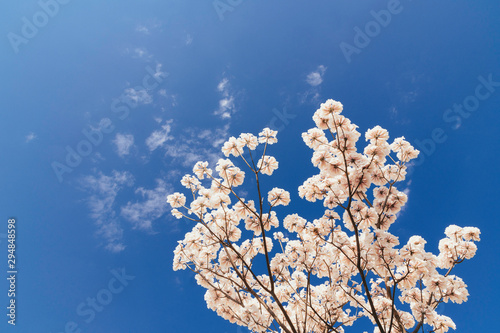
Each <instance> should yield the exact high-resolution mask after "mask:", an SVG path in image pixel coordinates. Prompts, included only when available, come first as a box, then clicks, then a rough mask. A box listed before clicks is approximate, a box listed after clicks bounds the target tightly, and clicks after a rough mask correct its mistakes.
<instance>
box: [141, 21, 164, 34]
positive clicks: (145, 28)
mask: <svg viewBox="0 0 500 333" xmlns="http://www.w3.org/2000/svg"><path fill="white" fill-rule="evenodd" d="M161 26H162V22H161V21H160V20H158V19H152V20H148V22H146V23H143V24H138V25H137V26H136V27H135V31H136V32H139V33H141V34H145V35H149V34H150V33H152V32H154V31H155V30H161Z"/></svg>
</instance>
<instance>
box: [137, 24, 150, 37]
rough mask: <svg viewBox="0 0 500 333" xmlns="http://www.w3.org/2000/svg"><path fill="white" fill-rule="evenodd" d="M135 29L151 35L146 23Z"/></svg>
mask: <svg viewBox="0 0 500 333" xmlns="http://www.w3.org/2000/svg"><path fill="white" fill-rule="evenodd" d="M135 31H137V32H140V33H143V34H145V35H149V28H148V27H146V26H145V25H138V26H137V27H136V28H135Z"/></svg>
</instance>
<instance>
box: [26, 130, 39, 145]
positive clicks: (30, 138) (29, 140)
mask: <svg viewBox="0 0 500 333" xmlns="http://www.w3.org/2000/svg"><path fill="white" fill-rule="evenodd" d="M36 138H37V136H36V134H35V133H33V132H31V133H30V134H28V135H26V137H25V140H26V143H28V142H31V141H33V140H35V139H36Z"/></svg>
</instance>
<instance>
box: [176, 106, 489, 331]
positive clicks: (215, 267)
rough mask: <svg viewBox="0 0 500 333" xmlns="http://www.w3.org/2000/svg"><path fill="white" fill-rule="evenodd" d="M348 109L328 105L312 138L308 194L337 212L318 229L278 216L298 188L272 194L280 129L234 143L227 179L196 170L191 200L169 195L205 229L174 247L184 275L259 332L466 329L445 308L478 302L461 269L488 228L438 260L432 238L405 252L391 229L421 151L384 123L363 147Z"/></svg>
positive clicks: (188, 180) (463, 232)
mask: <svg viewBox="0 0 500 333" xmlns="http://www.w3.org/2000/svg"><path fill="white" fill-rule="evenodd" d="M342 111H343V106H342V104H341V103H340V102H337V101H334V100H328V101H326V102H325V103H323V104H321V106H320V108H319V109H318V110H317V111H316V112H315V114H314V116H313V120H314V122H315V124H316V126H315V127H314V128H312V129H310V130H308V131H307V132H306V133H303V134H302V138H303V140H304V142H305V144H306V145H307V146H308V147H310V148H311V149H312V150H313V155H312V160H311V161H312V164H313V165H314V166H315V167H317V168H318V173H317V174H316V175H313V176H312V177H310V178H308V179H307V180H305V181H304V183H303V184H302V185H301V186H300V187H299V189H298V194H299V196H300V197H301V198H305V200H307V201H311V202H314V201H316V200H318V201H321V202H322V203H323V206H324V207H325V208H324V211H322V212H321V213H320V214H318V218H317V219H314V220H313V221H307V220H306V219H304V218H303V217H301V216H300V215H298V214H291V215H287V216H285V217H284V218H282V219H280V218H279V217H278V214H277V213H276V209H275V208H276V207H277V206H280V205H282V206H287V205H288V204H289V203H290V193H289V192H288V191H286V190H284V189H281V188H278V187H275V188H272V189H271V190H270V191H268V193H267V196H266V195H265V194H264V193H262V190H261V189H262V186H261V185H262V183H263V181H262V180H261V176H262V175H272V174H273V173H274V172H275V171H276V170H277V169H278V166H279V164H278V161H277V160H276V159H275V158H274V157H273V156H270V155H267V150H268V146H269V145H271V144H274V143H276V142H277V139H276V135H277V132H276V131H272V130H271V129H269V128H266V129H264V130H263V131H262V132H261V133H260V134H259V136H254V135H252V134H241V135H240V136H239V137H238V138H235V137H231V138H230V139H229V140H228V141H227V142H225V143H224V145H223V147H222V153H223V154H224V155H225V157H227V158H226V159H220V160H219V161H218V162H217V164H216V166H215V171H213V170H212V169H210V168H209V165H208V163H207V162H198V163H196V165H195V166H194V168H193V174H192V175H186V176H184V177H183V178H182V180H181V184H182V185H183V186H184V187H186V189H187V190H188V191H189V192H191V194H190V196H191V197H192V198H193V199H192V200H191V201H190V203H187V200H186V196H185V195H184V194H181V193H174V194H172V195H169V196H168V198H167V201H168V203H169V204H170V205H171V206H172V214H173V215H174V216H175V217H176V218H183V217H184V218H187V219H189V220H191V221H193V222H194V223H195V226H194V227H193V229H192V231H190V232H188V233H187V234H186V235H185V238H184V239H183V240H182V241H179V244H178V245H177V247H176V249H175V251H174V263H173V268H174V270H180V269H190V270H192V271H193V272H194V273H195V274H196V275H195V278H196V281H197V282H198V284H199V285H201V286H202V287H204V288H206V289H207V291H206V294H205V301H206V303H207V306H208V307H209V308H210V309H212V310H214V311H216V312H217V314H218V315H219V316H221V317H223V318H225V319H227V320H229V321H230V322H232V323H236V324H238V325H242V326H246V327H248V328H249V329H250V330H252V331H253V332H287V333H291V332H293V333H298V332H311V333H312V332H318V333H320V332H344V331H345V328H346V327H347V326H351V325H353V324H354V322H355V321H356V320H357V319H359V318H361V317H367V318H368V319H369V320H371V322H372V323H373V324H374V331H373V332H375V333H377V332H380V333H389V332H417V331H418V330H419V329H420V328H421V327H422V326H423V325H428V326H430V327H431V328H432V330H433V332H438V333H439V332H446V331H448V329H449V328H453V329H455V324H454V322H453V321H452V319H451V318H449V317H447V316H444V315H441V314H438V313H437V311H436V308H437V306H438V305H439V304H440V303H442V302H449V301H451V302H454V303H462V302H464V301H466V300H467V297H468V292H467V286H466V284H465V283H464V282H463V280H462V279H461V278H459V277H457V276H455V275H452V274H451V271H452V269H453V268H454V267H455V265H457V264H459V263H461V262H463V261H464V260H465V259H470V258H472V257H473V256H474V255H475V253H476V249H477V247H476V245H475V244H474V242H475V241H479V235H480V231H479V229H477V228H474V227H465V228H461V227H458V226H455V225H452V226H449V227H447V228H446V231H445V235H446V237H445V238H444V239H442V240H441V241H440V242H439V254H438V255H434V254H432V253H430V252H427V251H426V250H425V244H426V241H425V240H424V239H423V238H422V237H420V236H412V237H411V238H410V239H409V240H408V241H407V242H406V244H400V241H399V238H398V237H397V236H395V235H393V234H392V233H390V231H389V229H390V227H391V225H392V224H393V223H394V222H395V220H396V218H397V216H398V213H399V212H400V211H401V209H402V208H403V206H404V205H405V203H406V202H407V200H408V197H407V195H406V194H405V193H404V192H403V191H400V190H398V188H397V186H396V185H397V183H399V182H402V181H404V180H405V178H406V176H407V163H408V162H410V161H411V160H413V159H415V158H416V157H417V156H418V153H419V152H418V150H416V149H414V148H413V147H412V146H411V144H410V143H409V142H408V141H406V140H405V138H404V137H399V138H396V139H394V140H393V141H392V142H389V133H388V131H387V130H385V129H383V128H381V127H380V126H375V127H374V128H372V129H369V130H368V131H367V132H366V133H365V139H366V141H367V142H368V143H367V145H366V146H365V147H364V148H363V150H362V151H358V148H357V143H358V141H359V139H360V137H361V134H360V133H359V132H358V131H357V126H356V125H355V124H353V123H351V121H350V120H349V119H348V118H346V117H344V116H343V115H342ZM258 148H259V149H258ZM257 151H261V153H259V159H258V160H256V158H254V155H255V154H256V152H257ZM231 156H232V157H237V158H238V159H241V161H242V162H241V164H242V165H245V166H246V167H248V168H249V169H250V171H247V173H250V175H251V179H255V184H256V188H257V190H256V192H257V193H256V197H255V198H254V200H250V199H246V198H242V197H241V196H240V195H239V194H238V193H239V192H238V187H240V186H242V184H243V182H244V180H245V175H246V174H245V172H244V171H243V170H241V169H240V167H238V166H237V165H235V164H234V162H233V161H232V160H231V159H230V157H231ZM270 236H272V237H270Z"/></svg>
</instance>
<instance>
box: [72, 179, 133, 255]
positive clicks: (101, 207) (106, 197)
mask: <svg viewBox="0 0 500 333" xmlns="http://www.w3.org/2000/svg"><path fill="white" fill-rule="evenodd" d="M133 183H134V177H133V176H132V175H131V174H130V173H129V172H126V171H123V172H119V171H116V170H113V172H112V173H111V175H110V176H107V175H104V174H103V173H102V172H99V173H98V174H97V175H88V176H85V177H83V179H82V180H81V183H80V184H81V187H82V188H83V189H84V190H86V191H87V192H89V193H90V196H89V198H88V199H87V204H88V206H89V209H90V217H91V218H92V219H94V221H95V224H96V226H97V235H98V236H99V237H102V238H103V239H104V241H105V243H106V245H105V247H106V249H108V250H110V251H111V252H120V251H123V250H124V249H125V245H124V244H123V228H122V227H121V225H120V222H119V221H118V219H117V217H116V213H115V210H114V206H115V199H116V196H117V195H118V192H119V191H120V190H121V189H122V188H123V187H125V186H132V185H133Z"/></svg>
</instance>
